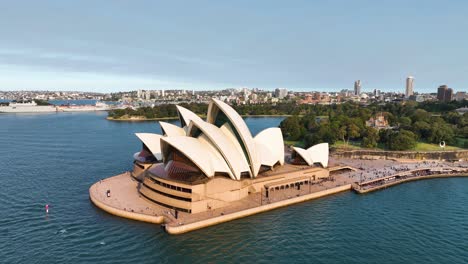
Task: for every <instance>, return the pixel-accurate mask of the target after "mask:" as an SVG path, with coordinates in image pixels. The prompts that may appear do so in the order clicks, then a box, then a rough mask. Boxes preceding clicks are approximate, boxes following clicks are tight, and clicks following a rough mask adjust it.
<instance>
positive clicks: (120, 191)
mask: <svg viewBox="0 0 468 264" xmlns="http://www.w3.org/2000/svg"><path fill="white" fill-rule="evenodd" d="M460 169H461V171H458V172H457V170H460ZM453 170H455V172H454V173H446V172H443V173H440V174H433V175H427V176H416V177H412V178H406V179H401V180H398V181H393V182H389V183H385V184H382V185H379V186H375V187H371V188H367V189H363V188H361V186H360V185H359V183H358V182H357V181H352V182H351V183H350V182H349V181H344V182H342V183H341V184H339V185H335V186H330V187H327V188H322V189H320V190H316V191H314V192H311V193H308V194H304V195H300V196H294V197H290V198H289V197H288V198H287V199H281V200H278V201H275V202H270V203H266V204H262V205H257V206H254V207H248V208H244V209H241V210H238V211H231V212H229V213H226V214H223V213H221V214H219V212H218V213H217V214H216V215H214V214H212V215H210V216H206V215H205V216H202V217H200V216H199V215H198V216H197V215H192V216H189V217H194V218H192V220H195V221H192V220H190V219H189V218H187V219H182V220H177V218H175V217H174V215H173V214H172V213H171V209H169V208H165V207H161V206H159V205H156V204H154V203H151V202H150V201H148V200H147V199H144V197H143V196H142V195H140V194H139V193H138V192H137V189H138V185H139V183H138V181H136V180H135V179H134V178H133V177H132V176H131V175H130V173H129V172H126V173H122V174H119V175H116V176H112V177H109V178H107V179H104V180H101V181H99V182H96V183H94V184H93V185H92V186H91V187H90V188H89V195H90V200H91V202H92V203H93V204H94V205H96V206H97V207H98V208H100V209H101V210H103V211H105V212H107V213H109V214H112V215H115V216H119V217H123V218H127V219H131V220H137V221H142V222H148V223H154V224H164V225H163V226H162V227H163V228H164V229H165V231H166V232H167V233H168V234H171V235H178V234H184V233H187V232H191V231H195V230H198V229H202V228H205V227H209V226H214V225H218V224H222V223H225V222H229V221H233V220H236V219H241V218H244V217H249V216H252V215H255V214H259V213H263V212H267V211H271V210H275V209H278V208H282V207H286V206H291V205H294V204H298V203H302V202H306V201H310V200H314V199H318V198H322V197H326V196H330V195H333V194H337V193H341V192H344V191H348V190H349V191H354V192H355V193H356V194H358V195H361V194H366V193H370V192H373V191H377V190H381V189H386V188H387V187H391V186H395V185H398V184H402V183H406V182H411V181H419V180H425V179H434V178H456V177H468V169H466V168H464V169H462V168H458V169H456V168H453ZM399 174H401V173H397V174H392V175H390V176H385V177H381V178H376V179H374V180H372V181H378V180H383V179H385V178H389V177H392V176H394V177H395V176H397V175H399ZM106 190H112V197H108V196H106V195H105V191H106ZM129 194H131V195H129ZM184 218H185V217H184ZM186 220H187V222H186ZM179 221H181V222H179Z"/></svg>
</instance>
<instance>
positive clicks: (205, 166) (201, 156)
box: [161, 136, 233, 177]
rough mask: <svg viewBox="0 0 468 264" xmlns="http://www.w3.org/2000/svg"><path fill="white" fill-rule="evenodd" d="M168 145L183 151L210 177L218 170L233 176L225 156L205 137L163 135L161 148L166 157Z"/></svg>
mask: <svg viewBox="0 0 468 264" xmlns="http://www.w3.org/2000/svg"><path fill="white" fill-rule="evenodd" d="M168 145H171V146H172V147H173V148H175V149H177V150H178V151H180V152H181V153H183V154H184V155H185V156H186V157H187V158H188V159H190V160H191V161H192V162H193V163H194V164H195V165H196V166H197V167H198V168H199V169H200V170H201V171H202V172H203V173H204V174H205V175H206V176H208V177H213V176H214V175H215V173H216V172H224V173H227V174H229V175H230V176H231V177H233V176H232V173H231V170H230V169H229V166H228V165H227V164H226V162H225V161H224V159H223V157H222V156H221V155H220V154H219V153H218V152H217V151H216V149H214V148H213V147H212V146H211V145H210V144H208V143H207V142H206V139H205V138H203V137H201V138H193V137H186V136H177V137H163V138H162V139H161V149H162V153H163V156H164V157H166V155H167V151H168Z"/></svg>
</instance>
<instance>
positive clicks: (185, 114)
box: [176, 105, 203, 127]
mask: <svg viewBox="0 0 468 264" xmlns="http://www.w3.org/2000/svg"><path fill="white" fill-rule="evenodd" d="M176 107H177V112H178V113H179V119H180V126H181V127H184V126H188V125H189V124H190V121H191V120H199V121H203V119H201V118H200V117H199V116H197V114H195V113H194V112H192V111H190V110H188V109H187V108H185V107H182V106H180V105H176Z"/></svg>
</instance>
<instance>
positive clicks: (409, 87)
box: [405, 76, 414, 98]
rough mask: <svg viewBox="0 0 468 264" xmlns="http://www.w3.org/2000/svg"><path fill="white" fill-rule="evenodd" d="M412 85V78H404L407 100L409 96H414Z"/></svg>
mask: <svg viewBox="0 0 468 264" xmlns="http://www.w3.org/2000/svg"><path fill="white" fill-rule="evenodd" d="M413 83H414V78H413V76H408V78H406V91H405V97H406V98H409V97H410V96H412V95H413V94H414V87H413Z"/></svg>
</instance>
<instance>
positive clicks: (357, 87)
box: [354, 80, 361, 96]
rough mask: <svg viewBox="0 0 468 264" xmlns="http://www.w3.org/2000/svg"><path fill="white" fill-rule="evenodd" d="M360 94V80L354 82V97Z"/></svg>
mask: <svg viewBox="0 0 468 264" xmlns="http://www.w3.org/2000/svg"><path fill="white" fill-rule="evenodd" d="M360 94H361V80H357V81H355V82H354V95H357V96H359V95H360Z"/></svg>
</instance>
